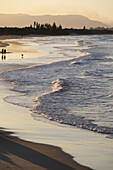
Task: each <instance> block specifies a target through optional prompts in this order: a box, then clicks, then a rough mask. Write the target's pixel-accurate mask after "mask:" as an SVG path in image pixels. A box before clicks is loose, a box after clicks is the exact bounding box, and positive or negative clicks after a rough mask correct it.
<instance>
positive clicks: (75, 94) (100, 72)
mask: <svg viewBox="0 0 113 170" xmlns="http://www.w3.org/2000/svg"><path fill="white" fill-rule="evenodd" d="M13 41H14V40H13ZM16 41H17V40H16ZM18 41H19V42H23V43H27V44H30V46H25V47H24V48H25V49H29V48H30V49H32V50H35V51H36V50H37V51H39V52H40V53H41V54H43V55H40V56H37V55H36V54H33V53H31V54H29V55H30V56H29V57H28V58H27V57H26V58H24V60H23V63H32V65H33V64H35V66H33V67H29V68H24V69H20V70H15V71H9V72H4V73H3V74H2V77H4V78H5V79H8V80H10V81H12V82H16V84H17V85H15V86H14V88H13V90H14V91H17V92H19V93H17V95H16V96H7V97H6V98H5V99H4V100H5V101H7V102H9V103H13V104H17V105H20V106H23V107H28V108H30V109H31V110H32V117H33V118H34V119H35V120H38V119H39V115H41V116H42V117H44V118H47V119H49V120H51V121H56V122H58V123H62V124H67V125H72V126H77V127H80V128H84V129H88V130H91V131H95V132H99V133H105V134H113V89H112V88H113V69H112V68H113V48H112V45H113V36H111V35H110V36H109V35H104V36H62V37H59V36H58V37H34V38H32V39H21V40H18ZM26 55H27V54H26ZM32 55H33V56H34V58H33V56H32ZM32 58H33V59H32ZM8 62H9V61H8Z"/></svg>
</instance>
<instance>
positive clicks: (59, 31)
mask: <svg viewBox="0 0 113 170" xmlns="http://www.w3.org/2000/svg"><path fill="white" fill-rule="evenodd" d="M73 34H74V35H75V34H77V35H94V34H113V28H111V29H110V28H103V27H98V28H90V29H86V28H85V26H84V27H83V29H73V28H70V29H69V28H64V29H63V28H62V26H61V25H59V26H57V25H56V23H55V22H54V23H53V24H52V25H51V24H48V23H46V24H39V23H38V22H36V21H35V22H34V23H33V25H30V26H29V27H23V28H19V27H0V35H73Z"/></svg>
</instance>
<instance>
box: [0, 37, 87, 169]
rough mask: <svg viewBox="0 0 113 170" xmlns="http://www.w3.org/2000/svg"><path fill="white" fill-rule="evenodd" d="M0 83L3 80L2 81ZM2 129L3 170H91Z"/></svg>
mask: <svg viewBox="0 0 113 170" xmlns="http://www.w3.org/2000/svg"><path fill="white" fill-rule="evenodd" d="M7 38H9V39H10V38H12V37H7V36H6V37H2V40H5V39H7ZM13 38H17V37H13ZM7 46H9V44H7V43H4V42H2V41H1V42H0V47H7ZM22 66H23V65H22ZM22 66H21V65H18V64H17V65H15V64H13V65H3V67H1V69H0V72H2V71H7V70H10V69H18V68H22ZM23 67H25V66H23ZM0 81H3V80H2V79H1V80H0ZM3 82H4V81H3ZM3 84H4V83H3ZM6 84H7V83H6ZM0 98H1V96H0ZM1 100H2V98H1ZM3 102H4V101H3ZM9 105H10V104H9ZM2 111H3V110H2ZM3 114H4V113H3ZM0 129H1V130H0V145H1V146H2V147H1V149H0V153H1V159H0V168H1V169H11V170H12V169H26V168H27V169H31V168H33V169H54V170H57V169H65V170H66V169H67V170H68V169H70V170H71V169H80V170H87V169H90V168H88V167H86V166H82V165H80V164H78V163H77V162H75V161H74V160H73V157H72V156H70V155H69V154H67V153H65V152H63V151H62V149H61V148H59V147H56V146H52V145H47V144H38V143H33V142H29V141H25V140H22V139H20V138H18V137H16V136H12V135H11V134H13V132H10V130H9V131H6V130H5V127H3V129H2V128H0Z"/></svg>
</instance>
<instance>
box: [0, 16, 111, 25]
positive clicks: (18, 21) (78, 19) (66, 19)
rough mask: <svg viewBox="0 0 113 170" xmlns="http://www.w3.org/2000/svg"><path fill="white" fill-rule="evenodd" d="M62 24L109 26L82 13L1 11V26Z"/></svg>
mask: <svg viewBox="0 0 113 170" xmlns="http://www.w3.org/2000/svg"><path fill="white" fill-rule="evenodd" d="M34 21H36V22H38V23H40V24H45V23H49V24H53V22H55V23H56V25H58V26H59V25H60V24H61V25H62V27H63V28H83V27H84V26H85V27H86V28H90V27H94V28H95V27H108V25H107V24H104V23H102V22H100V21H94V20H90V19H88V18H87V17H84V16H82V15H39V16H38V15H37V16H32V15H27V14H3V13H0V27H5V26H6V27H12V26H13V27H24V26H29V25H31V24H33V23H34Z"/></svg>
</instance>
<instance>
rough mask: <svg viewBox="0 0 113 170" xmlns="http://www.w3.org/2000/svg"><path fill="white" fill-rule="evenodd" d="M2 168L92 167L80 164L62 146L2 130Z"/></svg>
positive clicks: (0, 148) (83, 169)
mask: <svg viewBox="0 0 113 170" xmlns="http://www.w3.org/2000/svg"><path fill="white" fill-rule="evenodd" d="M0 146H1V147H0V169H11V170H12V169H29V170H31V169H40V170H41V169H54V170H57V169H65V170H68V169H69V170H71V169H80V170H85V169H90V168H86V167H84V166H81V165H79V164H78V163H76V162H75V161H73V160H72V157H71V156H70V155H68V154H66V153H64V152H63V151H62V150H61V149H60V148H58V147H54V146H50V145H44V144H36V143H32V142H27V141H24V140H21V139H19V138H17V137H12V136H10V132H6V131H2V130H0Z"/></svg>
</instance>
